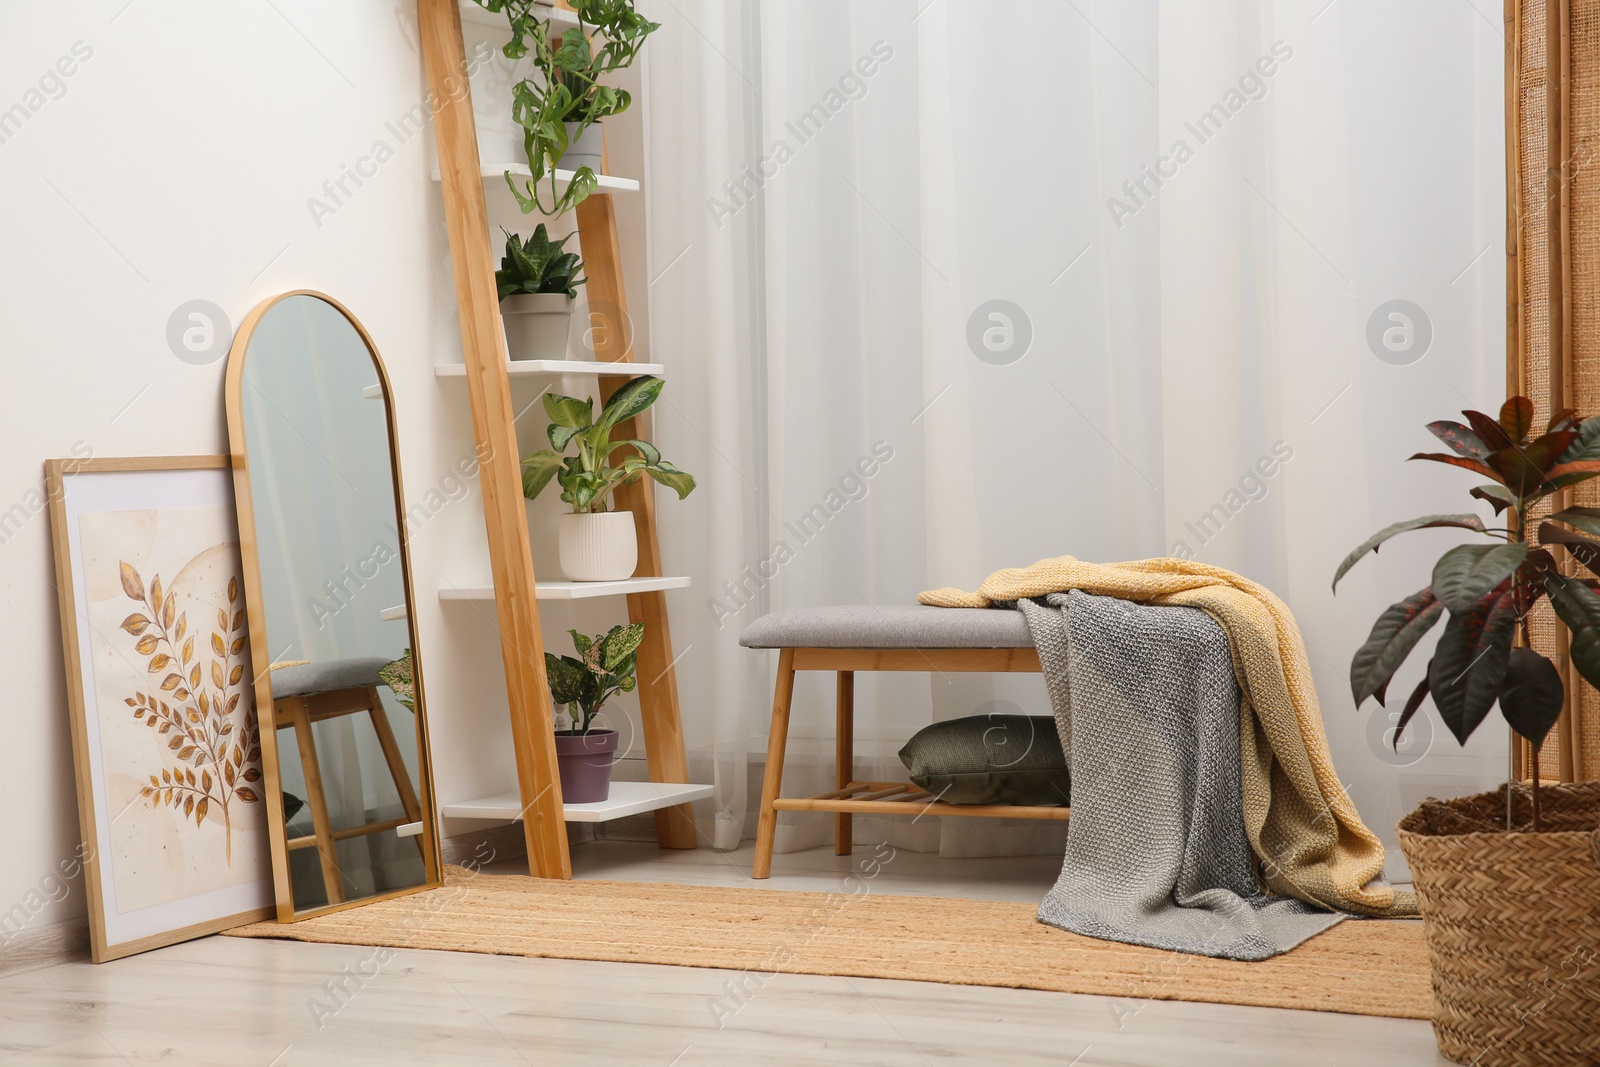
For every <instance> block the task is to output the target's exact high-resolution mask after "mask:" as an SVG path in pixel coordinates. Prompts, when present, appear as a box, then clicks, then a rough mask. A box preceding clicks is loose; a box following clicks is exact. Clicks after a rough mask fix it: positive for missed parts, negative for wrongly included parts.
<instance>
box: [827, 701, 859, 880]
mask: <svg viewBox="0 0 1600 1067" xmlns="http://www.w3.org/2000/svg"><path fill="white" fill-rule="evenodd" d="M855 698H856V672H855V671H840V672H839V685H838V698H837V701H836V707H837V710H838V722H837V724H836V730H835V741H834V744H835V746H836V749H837V751H836V758H835V760H834V763H835V774H834V783H835V784H836V785H837V786H838V787H839V788H840V789H843V788H845V787H846V786H848V785H849V784H850V783H851V782H852V781H853V780H854V779H855V762H856V757H855V750H856V746H855V740H856V738H855V733H856V704H855ZM853 833H854V830H853V828H852V827H851V825H850V813H849V812H843V811H842V812H839V813H838V814H837V815H835V816H834V817H833V851H834V855H837V856H848V855H850V853H851V851H852V837H853Z"/></svg>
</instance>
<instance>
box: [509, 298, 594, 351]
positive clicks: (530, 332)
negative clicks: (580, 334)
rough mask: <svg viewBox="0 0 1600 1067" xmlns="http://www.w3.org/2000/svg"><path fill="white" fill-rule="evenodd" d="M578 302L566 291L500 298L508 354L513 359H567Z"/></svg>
mask: <svg viewBox="0 0 1600 1067" xmlns="http://www.w3.org/2000/svg"><path fill="white" fill-rule="evenodd" d="M575 303H577V301H576V300H575V299H574V298H572V297H570V296H568V295H567V294H566V293H527V294H524V295H522V296H508V297H506V298H505V299H504V300H502V301H500V321H501V322H503V323H505V326H506V354H507V355H509V356H510V357H511V358H512V359H566V358H567V331H568V330H569V328H570V327H571V325H572V306H573V305H574V304H575Z"/></svg>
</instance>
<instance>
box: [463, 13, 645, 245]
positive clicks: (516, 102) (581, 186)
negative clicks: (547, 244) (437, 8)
mask: <svg viewBox="0 0 1600 1067" xmlns="http://www.w3.org/2000/svg"><path fill="white" fill-rule="evenodd" d="M477 3H478V4H479V5H480V6H482V7H484V8H486V9H487V10H489V11H493V12H496V13H504V14H505V15H506V17H507V19H508V20H509V21H510V23H511V40H510V41H508V42H506V44H505V47H504V48H503V49H501V51H503V52H504V53H505V56H506V58H507V59H512V60H517V59H521V58H523V57H524V56H528V55H531V56H532V57H533V70H532V71H530V72H529V76H528V77H526V78H523V79H522V80H521V81H519V82H517V83H516V84H515V85H513V86H512V87H511V116H512V118H514V119H515V120H516V122H517V125H519V126H521V127H522V131H523V137H522V146H523V150H524V153H525V154H526V156H527V158H528V170H529V172H530V175H531V177H530V179H529V180H528V181H527V182H526V183H525V187H524V188H519V187H518V183H517V182H516V181H514V180H513V179H512V177H511V174H510V172H509V171H508V172H507V173H506V184H507V185H509V186H510V187H511V192H512V194H513V195H514V196H516V198H517V203H518V204H519V205H520V206H521V207H522V210H523V211H524V212H530V211H539V212H540V213H541V214H545V215H562V214H565V213H566V212H567V211H569V210H571V209H572V208H573V207H575V206H576V205H577V204H578V203H580V202H581V201H582V200H583V199H584V198H586V197H587V196H588V195H589V194H590V193H592V192H594V190H595V188H596V187H597V186H598V185H599V180H598V179H597V178H596V177H595V173H594V171H593V170H592V169H591V168H589V167H579V168H578V169H577V171H576V172H575V173H574V174H573V176H572V180H571V181H570V182H568V183H567V188H566V189H565V191H562V190H560V189H559V188H558V186H557V183H556V175H555V171H556V167H557V166H558V165H560V163H561V157H562V156H564V155H565V154H566V152H567V147H568V145H569V143H570V140H569V139H570V138H572V137H574V136H576V135H578V134H581V133H582V132H583V131H584V130H585V129H587V128H588V127H590V126H592V125H594V124H595V123H597V122H599V121H600V120H601V119H605V118H609V117H610V116H612V115H616V114H620V113H621V112H623V111H626V110H627V109H628V106H629V105H630V104H631V103H633V100H632V97H631V96H630V95H629V94H628V92H627V90H625V89H618V88H616V87H615V86H610V85H603V84H601V81H600V79H601V78H603V77H605V76H606V75H608V74H612V73H614V72H615V71H618V70H621V69H623V68H625V67H628V66H630V65H631V64H632V63H633V60H634V57H635V56H637V55H638V54H639V49H640V48H641V47H642V46H643V45H644V41H645V38H646V37H649V36H650V35H651V34H652V33H654V32H655V31H656V30H658V29H660V28H661V24H660V23H659V22H651V21H650V20H649V19H647V18H645V17H644V16H643V15H641V14H639V12H638V11H636V10H635V9H634V3H633V0H571V7H572V10H573V12H574V13H576V14H577V16H578V25H577V26H574V27H572V28H571V29H568V30H567V31H566V32H564V33H561V34H556V35H552V34H551V28H550V19H549V18H548V17H540V15H539V14H538V9H539V8H540V7H541V6H544V7H546V10H548V6H547V5H540V4H538V3H536V2H535V0H477ZM591 36H593V37H594V38H596V39H598V41H599V47H598V48H597V47H595V46H594V45H593V44H591ZM569 123H571V124H574V125H575V127H576V128H575V129H573V130H570V131H569V130H568V129H567V125H568V124H569ZM541 182H544V183H545V184H546V186H547V189H541V188H540V183H541Z"/></svg>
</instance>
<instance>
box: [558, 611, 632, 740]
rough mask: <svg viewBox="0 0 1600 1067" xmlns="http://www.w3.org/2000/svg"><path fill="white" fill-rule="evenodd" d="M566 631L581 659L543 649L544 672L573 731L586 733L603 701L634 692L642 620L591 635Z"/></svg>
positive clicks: (603, 704)
mask: <svg viewBox="0 0 1600 1067" xmlns="http://www.w3.org/2000/svg"><path fill="white" fill-rule="evenodd" d="M567 632H568V633H569V634H571V635H572V647H573V648H574V649H575V650H576V651H577V653H578V656H579V657H580V658H578V659H574V658H573V657H571V656H557V655H556V654H555V653H553V652H546V653H545V654H544V671H545V674H546V675H547V676H548V677H549V679H550V698H551V699H552V700H554V701H555V702H556V703H557V704H565V705H566V707H567V713H568V714H569V715H571V716H572V727H573V731H572V732H573V733H577V734H587V733H588V732H589V729H590V727H591V726H592V725H593V724H594V718H595V716H596V715H598V714H600V709H601V708H603V707H605V704H606V701H608V700H610V699H611V698H612V697H614V696H616V695H617V694H618V693H631V692H633V690H634V686H635V685H637V684H638V681H637V677H636V675H635V671H636V669H637V661H636V658H635V657H636V653H637V652H638V649H639V643H640V642H641V641H643V640H644V623H642V622H636V623H633V624H632V625H630V626H613V627H612V628H611V629H610V630H608V631H607V632H605V633H603V634H598V635H596V636H594V637H589V636H586V635H584V634H581V633H579V632H578V631H576V630H569V631H567ZM573 708H577V710H576V711H574V710H573Z"/></svg>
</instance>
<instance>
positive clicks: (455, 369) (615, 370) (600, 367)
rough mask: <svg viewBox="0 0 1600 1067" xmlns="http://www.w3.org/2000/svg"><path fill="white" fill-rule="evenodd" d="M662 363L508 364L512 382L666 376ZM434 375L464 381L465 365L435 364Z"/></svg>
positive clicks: (554, 361)
mask: <svg viewBox="0 0 1600 1067" xmlns="http://www.w3.org/2000/svg"><path fill="white" fill-rule="evenodd" d="M666 370H667V368H666V366H665V365H663V364H661V363H601V362H598V361H596V360H592V359H512V360H507V361H506V373H507V374H509V375H511V377H513V378H526V377H528V376H530V375H532V376H539V375H548V374H594V375H601V374H616V375H622V374H654V375H656V376H657V377H660V376H661V375H663V374H665V373H666ZM433 373H434V374H435V375H437V376H438V377H440V378H465V377H466V376H467V365H466V364H465V363H435V364H434V365H433Z"/></svg>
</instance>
